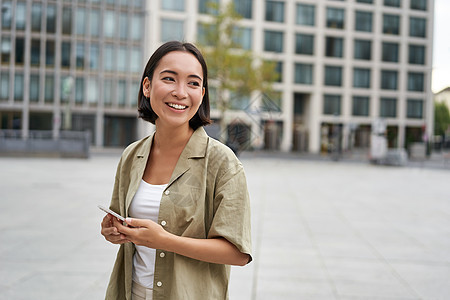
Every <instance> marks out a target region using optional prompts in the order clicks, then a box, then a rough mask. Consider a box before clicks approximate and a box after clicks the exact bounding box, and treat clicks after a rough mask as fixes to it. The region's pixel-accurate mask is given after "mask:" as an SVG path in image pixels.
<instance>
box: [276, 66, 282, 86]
mask: <svg viewBox="0 0 450 300" xmlns="http://www.w3.org/2000/svg"><path fill="white" fill-rule="evenodd" d="M275 72H276V73H277V75H278V78H277V79H276V82H283V62H281V61H277V62H276V63H275Z"/></svg>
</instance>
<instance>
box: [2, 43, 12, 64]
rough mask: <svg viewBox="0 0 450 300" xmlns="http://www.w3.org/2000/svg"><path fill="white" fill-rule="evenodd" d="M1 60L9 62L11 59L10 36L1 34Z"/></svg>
mask: <svg viewBox="0 0 450 300" xmlns="http://www.w3.org/2000/svg"><path fill="white" fill-rule="evenodd" d="M0 55H1V57H2V58H1V61H2V64H9V61H10V59H11V38H10V37H6V36H3V37H2V45H1V53H0Z"/></svg>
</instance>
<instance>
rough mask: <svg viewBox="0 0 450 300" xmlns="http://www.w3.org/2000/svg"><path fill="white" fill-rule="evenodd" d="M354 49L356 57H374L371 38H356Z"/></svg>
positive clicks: (368, 58)
mask: <svg viewBox="0 0 450 300" xmlns="http://www.w3.org/2000/svg"><path fill="white" fill-rule="evenodd" d="M353 50H354V54H353V55H354V58H355V59H364V60H371V59H372V42H371V41H369V40H355V43H354V49H353Z"/></svg>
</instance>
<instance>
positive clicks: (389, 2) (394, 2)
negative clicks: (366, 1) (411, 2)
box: [384, 0, 400, 7]
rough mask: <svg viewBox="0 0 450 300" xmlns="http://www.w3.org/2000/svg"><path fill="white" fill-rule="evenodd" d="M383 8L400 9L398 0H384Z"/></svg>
mask: <svg viewBox="0 0 450 300" xmlns="http://www.w3.org/2000/svg"><path fill="white" fill-rule="evenodd" d="M384 6H392V7H400V0H384Z"/></svg>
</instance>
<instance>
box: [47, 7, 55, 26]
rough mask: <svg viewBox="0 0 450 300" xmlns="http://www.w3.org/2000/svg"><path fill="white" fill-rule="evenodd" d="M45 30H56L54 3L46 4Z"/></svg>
mask: <svg viewBox="0 0 450 300" xmlns="http://www.w3.org/2000/svg"><path fill="white" fill-rule="evenodd" d="M47 32H48V33H55V32H56V5H54V4H47Z"/></svg>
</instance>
